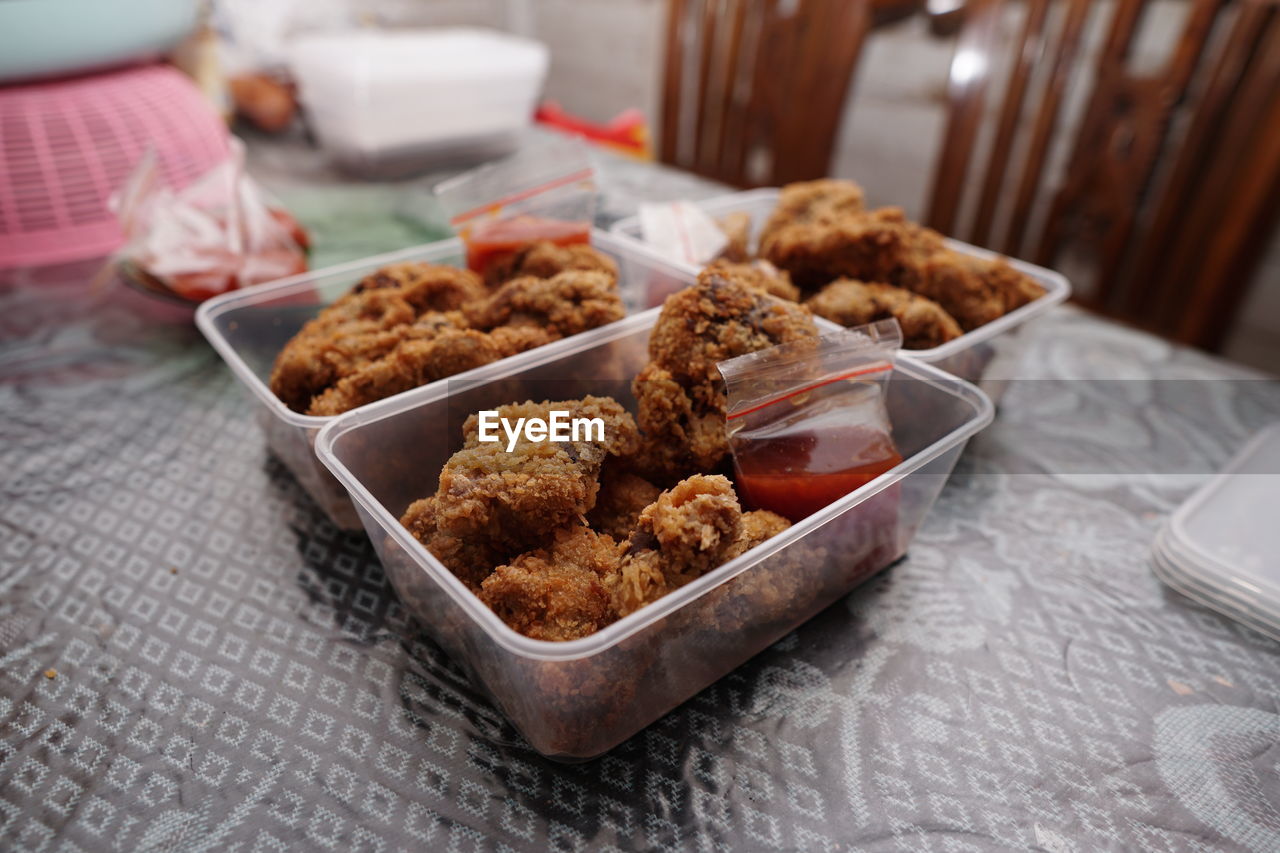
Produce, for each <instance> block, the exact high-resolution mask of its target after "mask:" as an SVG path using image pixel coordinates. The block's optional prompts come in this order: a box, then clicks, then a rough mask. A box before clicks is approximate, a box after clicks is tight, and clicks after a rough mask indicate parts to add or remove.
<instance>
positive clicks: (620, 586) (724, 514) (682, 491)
mask: <svg viewBox="0 0 1280 853" xmlns="http://www.w3.org/2000/svg"><path fill="white" fill-rule="evenodd" d="M741 532H742V507H741V505H740V504H739V503H738V496H737V495H736V494H735V493H734V491H733V484H732V483H730V482H729V478H728V477H723V476H720V475H718V474H717V475H711V476H708V475H703V474H698V475H695V476H693V477H689V478H688V479H686V480H682V481H680V482H679V483H677V484H676V485H675V486H673V487H672V488H671V489H668V490H667V491H665V492H663V493H662V494H661V495H660V496H659V497H658V499H657V500H656V501H654V502H653V503H652V504H650V505H649V506H647V507H645V509H644V511H643V512H641V513H640V519H639V522H638V523H637V525H636V529H635V531H634V532H632V534H631V538H630V539H628V540H627V542H626V543H624V545H623V547H622V562H621V564H620V566H619V569H618V573H617V575H615V576H614V577H612V578H610V579H609V586H610V592H611V594H612V598H613V606H614V608H615V609H616V610H617V612H618V615H619V616H626V615H628V614H630V613H634V612H635V611H636V610H639V609H640V608H641V607H643V606H644V605H646V604H649V603H650V602H653V601H657V600H658V599H659V598H661V597H662V596H664V595H666V594H667V593H669V592H671V591H672V590H675V589H679V588H680V587H682V586H684V585H685V584H687V583H689V582H690V581H693V580H696V579H697V578H699V577H701V576H702V575H704V574H706V573H707V572H709V571H711V570H712V569H714V568H716V567H717V566H719V565H720V564H721V563H723V562H725V560H726V559H727V555H728V554H730V553H731V552H732V550H733V547H734V543H736V542H737V541H738V537H739V536H740V535H741Z"/></svg>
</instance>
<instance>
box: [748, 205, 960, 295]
mask: <svg viewBox="0 0 1280 853" xmlns="http://www.w3.org/2000/svg"><path fill="white" fill-rule="evenodd" d="M933 233H934V232H929V231H927V230H926V229H922V228H919V227H918V226H915V225H914V224H912V223H910V222H908V221H907V219H906V216H905V215H904V214H903V212H902V210H901V209H900V208H896V207H885V208H880V209H878V210H870V211H866V212H855V213H850V214H848V215H845V216H841V217H839V218H836V219H830V220H824V221H818V222H786V223H784V224H782V225H779V226H778V227H776V228H774V229H773V230H772V231H770V232H769V233H768V234H767V235H766V236H765V237H763V238H762V239H761V242H760V256H761V257H763V258H764V259H766V260H768V261H769V262H771V263H772V264H774V265H775V266H777V267H778V268H780V269H784V270H786V271H787V272H789V273H791V280H792V281H793V282H795V283H796V284H797V285H798V286H799V287H800V288H801V289H813V288H815V287H821V286H822V285H824V284H826V283H827V282H829V281H833V280H835V279H837V278H841V277H847V278H855V279H859V280H861V281H882V282H889V283H892V284H898V283H899V282H898V280H897V277H896V274H897V271H898V268H899V266H901V265H902V264H903V262H904V260H906V259H907V256H908V254H909V253H910V252H911V251H912V250H913V249H914V250H915V251H917V252H919V253H920V257H921V258H923V257H926V256H927V255H928V254H929V252H931V251H933V250H934V249H941V248H942V244H941V241H939V242H938V243H937V246H936V247H935V246H933V245H931V243H932V238H931V237H930V235H931V234H933ZM934 236H936V235H934Z"/></svg>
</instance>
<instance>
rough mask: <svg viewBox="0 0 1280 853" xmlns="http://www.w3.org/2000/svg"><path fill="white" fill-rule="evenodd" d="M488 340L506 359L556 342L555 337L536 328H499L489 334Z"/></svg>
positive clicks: (544, 330)
mask: <svg viewBox="0 0 1280 853" xmlns="http://www.w3.org/2000/svg"><path fill="white" fill-rule="evenodd" d="M489 340H491V341H493V345H494V346H495V347H496V348H497V350H498V352H499V353H500V354H501V355H502V357H503V358H506V357H507V356H509V355H515V354H516V353H519V352H527V351H528V350H531V349H533V348H534V347H540V346H542V345H543V344H549V343H551V342H552V341H554V340H557V336H556V335H554V334H552V333H551V332H548V331H547V330H546V329H540V328H538V327H537V326H499V327H498V328H496V329H494V330H493V331H491V332H489Z"/></svg>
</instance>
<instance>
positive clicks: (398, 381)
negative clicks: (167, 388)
mask: <svg viewBox="0 0 1280 853" xmlns="http://www.w3.org/2000/svg"><path fill="white" fill-rule="evenodd" d="M569 248H570V249H573V250H575V251H569V250H568V249H566V250H561V249H560V248H559V247H556V246H553V245H551V244H546V245H545V246H543V247H542V248H541V249H539V248H538V247H537V246H535V247H532V248H531V250H530V252H529V255H528V261H529V264H530V266H531V268H534V269H537V270H541V271H549V270H550V269H551V266H550V265H551V264H552V262H553V261H555V262H556V263H557V264H560V266H563V267H568V268H577V267H582V268H588V267H589V268H591V269H592V270H596V271H592V272H582V271H579V272H565V273H561V274H560V275H559V276H553V277H552V278H551V279H547V280H544V279H537V278H528V277H526V278H524V279H520V280H519V281H520V282H522V283H520V284H515V285H514V286H513V287H511V288H502V289H500V290H499V291H498V292H496V293H490V292H489V291H488V290H487V289H486V288H485V286H484V283H483V282H482V281H481V279H480V277H479V276H477V275H476V274H475V273H473V272H471V271H470V270H465V269H458V268H456V267H450V266H437V265H434V264H427V263H421V262H406V263H399V264H391V265H389V266H386V267H383V268H381V269H379V270H377V271H376V272H374V273H371V274H370V275H367V276H365V277H364V278H363V279H361V280H360V282H359V283H357V284H356V285H355V287H354V288H353V289H352V290H351V292H349V293H346V294H344V295H342V296H340V297H339V298H338V299H336V300H335V301H334V302H333V303H332V304H331V305H329V306H328V307H326V308H324V309H323V310H321V311H320V313H319V314H318V315H317V316H316V317H315V318H314V319H312V320H311V321H310V322H308V323H307V324H306V325H305V326H303V328H302V329H301V330H300V331H299V332H298V333H297V334H296V335H294V337H293V338H292V339H291V340H290V341H289V342H288V343H287V344H286V345H285V347H284V348H283V349H282V350H281V352H280V354H279V355H278V356H277V357H276V363H275V365H274V367H273V368H272V372H271V378H270V386H271V390H272V391H273V392H274V393H275V394H276V396H278V397H279V398H280V400H281V401H282V402H284V404H285V405H287V406H288V407H289V408H291V409H293V410H294V411H297V412H304V413H308V414H314V415H319V414H336V413H339V412H344V411H347V410H349V409H351V408H354V407H356V406H361V405H364V404H365V403H369V402H373V401H374V400H379V399H382V398H383V397H387V396H390V395H391V394H396V393H399V392H400V391H404V390H408V389H409V388H413V387H416V386H417V385H421V384H424V383H426V382H432V381H435V380H436V379H442V378H444V377H446V376H451V375H453V374H454V373H457V372H460V371H463V370H469V369H471V368H473V367H477V366H479V365H481V364H487V363H488V362H491V361H494V360H496V359H498V358H505V357H507V356H510V355H514V354H516V353H520V352H525V351H526V350H529V349H533V348H534V347H538V346H542V345H543V344H546V343H550V342H551V341H553V340H556V339H557V338H560V337H563V336H566V335H573V334H577V333H578V332H582V331H586V330H587V329H591V328H594V327H596V326H600V325H604V324H605V323H610V322H613V321H614V320H618V319H621V317H622V316H623V313H624V311H623V307H622V300H621V298H620V297H619V296H618V292H617V284H616V270H615V268H614V266H613V262H612V261H611V260H610V259H609V258H607V257H605V256H603V255H599V253H597V252H595V251H594V250H592V249H591V248H590V247H589V246H578V247H569ZM578 250H585V251H578ZM600 270H603V271H600ZM459 309H466V314H464V312H463V311H461V310H459ZM467 315H470V316H474V317H475V318H476V319H477V320H479V322H477V323H474V324H473V322H472V320H471V319H468V316H467ZM473 325H475V326H476V328H475V329H474V330H473V331H472V332H471V333H469V334H463V332H464V331H466V330H468V329H471V328H472V326H473ZM446 331H449V332H450V334H444V333H445V332H446ZM482 333H489V334H488V335H485V334H482ZM436 338H439V340H438V341H435V339H436ZM411 341H416V342H418V343H415V344H413V345H409V342H411ZM430 341H435V343H433V344H432V345H428V342H430Z"/></svg>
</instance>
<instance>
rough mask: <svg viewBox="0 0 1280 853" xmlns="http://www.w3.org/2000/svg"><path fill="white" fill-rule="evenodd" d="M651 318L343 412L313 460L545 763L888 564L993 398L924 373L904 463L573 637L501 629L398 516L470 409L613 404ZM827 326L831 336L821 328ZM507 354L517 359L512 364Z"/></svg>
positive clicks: (764, 642)
mask: <svg viewBox="0 0 1280 853" xmlns="http://www.w3.org/2000/svg"><path fill="white" fill-rule="evenodd" d="M657 315H658V309H654V310H652V311H647V312H645V313H643V314H638V315H636V316H633V317H628V318H627V319H625V320H622V321H621V322H618V323H614V324H611V325H610V326H607V327H604V328H601V329H596V330H593V331H590V332H586V333H584V334H581V335H578V336H576V337H575V338H573V339H572V348H571V349H564V348H562V349H559V350H556V351H554V352H553V351H552V350H551V349H550V348H544V349H541V350H535V351H532V352H530V353H526V354H524V355H521V356H517V357H516V358H515V359H509V360H508V361H507V363H506V375H505V376H503V377H502V378H500V379H496V380H494V381H490V382H486V383H479V384H478V383H476V382H472V381H461V380H455V381H452V382H449V384H448V387H442V386H440V385H437V386H432V387H425V388H420V389H417V390H415V391H410V392H408V393H406V394H404V395H402V396H400V397H399V398H396V399H392V400H385V401H382V402H379V403H374V404H371V405H369V406H366V407H364V408H362V409H359V410H356V411H353V412H349V413H347V414H345V415H340V416H339V417H338V418H337V419H336V420H335V421H334V422H333V423H331V424H329V425H328V426H326V427H325V429H324V430H322V431H321V433H320V436H319V438H318V439H317V441H316V453H317V455H318V456H319V457H320V459H321V461H322V462H323V463H324V464H325V465H327V466H328V467H329V469H330V470H331V471H332V472H333V473H334V475H335V476H336V477H337V478H338V479H339V480H340V481H341V482H342V484H343V485H344V486H345V487H346V488H347V489H348V490H349V491H350V492H351V495H352V497H353V498H354V500H355V504H356V509H357V510H358V511H359V513H360V517H361V520H362V521H363V522H364V526H365V529H366V530H367V531H368V533H369V536H370V538H371V539H372V540H373V544H374V547H375V548H376V549H377V552H378V556H379V557H380V558H381V560H382V565H383V567H384V568H385V569H386V571H387V575H388V577H390V579H391V581H392V583H393V584H394V585H395V587H396V589H397V590H398V591H399V593H400V596H401V598H402V600H403V601H404V603H405V604H406V606H408V607H409V609H410V610H412V611H413V612H414V613H415V614H416V615H417V616H418V618H419V619H420V620H421V622H422V624H423V625H424V626H425V627H426V628H427V630H428V631H430V632H431V633H432V634H433V636H434V637H435V639H436V641H437V642H439V643H440V645H441V646H443V647H444V648H445V650H446V651H447V652H448V653H449V654H450V655H451V656H452V657H453V659H454V660H455V661H457V662H459V663H460V664H462V665H464V666H466V667H468V668H469V669H470V670H471V673H472V674H473V675H474V677H475V679H476V681H477V683H479V684H482V685H484V687H485V688H486V689H487V691H488V693H489V695H490V696H491V697H492V698H493V700H494V702H495V703H496V704H497V705H498V707H500V708H501V709H502V711H503V712H504V713H505V714H506V715H507V717H508V718H509V719H510V720H511V722H512V723H514V724H515V725H516V727H517V728H518V729H519V730H520V731H521V733H522V734H523V735H524V736H525V738H526V739H527V740H528V741H529V743H530V744H531V745H532V746H533V747H534V748H535V749H536V750H538V751H539V752H541V753H542V754H544V755H547V756H550V757H553V758H557V759H562V760H582V759H587V758H591V757H593V756H596V755H599V754H601V753H603V752H605V751H606V750H608V749H610V748H611V747H613V746H615V745H616V744H618V743H620V742H621V741H623V740H625V739H626V738H628V737H630V736H631V735H633V734H635V733H636V732H637V731H639V730H640V729H642V728H644V727H645V726H647V725H648V724H649V723H651V722H653V721H654V720H656V719H657V718H658V717H660V716H662V715H663V714H665V713H666V712H668V711H669V710H671V709H672V708H674V707H675V706H676V705H678V704H680V703H681V702H683V701H684V700H685V699H687V698H689V697H690V696H692V695H693V694H694V693H696V692H698V691H699V690H701V689H703V688H704V687H706V686H707V685H708V684H711V683H712V682H713V681H715V680H716V679H718V678H720V677H721V676H723V675H724V674H726V673H728V672H729V671H730V670H732V669H733V668H734V667H736V666H738V665H739V664H741V663H742V662H743V661H746V660H747V659H748V658H750V657H752V656H753V655H755V654H756V653H758V652H759V651H761V650H762V649H764V648H765V647H767V646H768V645H770V644H771V643H773V642H775V641H776V640H777V639H778V638H780V637H782V636H783V635H785V634H786V633H788V632H789V631H791V630H792V629H794V628H795V627H796V626H797V625H799V624H801V623H802V622H804V621H805V620H807V619H809V618H810V617H811V616H813V615H814V614H816V613H817V612H818V611H820V610H822V609H823V608H825V607H827V606H828V605H829V604H831V603H832V602H834V601H835V600H836V599H838V598H839V597H841V596H843V595H844V594H845V593H847V592H848V591H849V590H851V589H852V588H853V587H855V586H856V585H858V584H859V583H861V582H862V581H863V580H865V579H866V578H868V577H870V576H871V575H873V574H875V573H876V572H878V571H879V570H881V569H883V568H885V567H886V566H888V565H889V564H890V563H892V562H893V561H894V560H896V559H897V558H898V557H899V556H901V555H902V554H903V553H904V552H905V551H906V548H907V545H908V544H909V543H910V542H911V539H912V537H913V536H914V534H915V531H916V529H917V528H918V527H919V525H920V523H921V521H923V519H924V517H925V515H926V514H927V513H928V511H929V508H930V507H931V506H932V505H933V502H934V500H935V498H937V496H938V491H939V490H940V489H941V488H942V486H943V483H945V482H946V479H947V477H948V475H949V474H950V472H951V469H952V466H953V465H954V464H955V462H956V459H957V458H958V457H959V455H960V452H961V450H962V449H963V447H964V445H965V442H966V441H967V440H968V439H969V437H970V436H972V435H973V434H975V433H976V432H978V431H979V430H981V429H982V428H983V427H984V426H986V425H987V424H988V423H990V422H991V418H992V411H993V409H992V404H991V401H990V400H989V399H988V398H987V397H986V395H984V394H983V393H982V392H981V391H979V390H978V389H977V388H975V387H974V386H972V385H970V384H969V383H967V382H964V381H962V380H959V379H956V378H955V377H953V376H949V375H948V374H946V373H944V372H942V371H940V370H937V369H936V368H933V367H931V366H929V365H926V364H922V363H919V362H912V361H900V362H899V364H898V366H897V367H896V368H895V370H894V374H893V378H892V381H891V382H890V384H889V397H888V406H889V410H890V414H891V416H892V419H893V425H894V438H895V440H896V442H897V444H898V446H899V449H900V450H901V452H902V455H903V457H904V461H903V462H902V464H900V465H898V466H897V467H895V468H893V469H891V470H889V471H888V472H886V473H885V474H883V475H881V476H880V477H878V478H876V479H875V480H873V481H871V482H870V483H868V484H867V485H865V486H863V487H862V488H860V489H858V490H857V491H854V492H851V493H850V494H848V495H846V496H845V497H843V498H841V499H840V500H839V501H836V502H835V503H833V504H831V505H829V506H827V507H826V508H824V509H823V510H821V511H820V512H818V513H815V514H814V515H812V516H810V517H809V518H806V519H804V520H803V521H801V522H799V523H798V524H796V525H795V526H793V527H791V528H790V529H789V530H787V531H786V532H784V533H782V534H781V535H779V536H776V537H774V538H773V539H770V540H768V541H767V542H765V543H763V544H762V545H760V546H759V547H757V548H754V549H753V550H751V551H748V552H747V553H745V554H743V555H742V556H740V557H738V558H736V559H734V560H732V561H731V562H729V563H726V564H725V565H723V566H721V567H719V568H718V569H716V570H714V571H712V572H711V573H709V574H707V575H705V576H703V577H702V578H699V579H698V580H697V581H695V582H693V583H691V584H689V585H688V586H685V587H683V588H681V589H679V590H677V591H676V592H674V593H672V594H670V595H668V596H666V597H665V598H662V599H660V600H659V601H657V602H655V603H654V604H652V605H650V606H648V607H644V608H642V609H641V610H639V611H637V612H635V613H633V614H631V615H630V616H628V617H626V618H625V619H622V620H620V621H618V622H616V623H614V624H613V625H611V626H609V627H608V628H605V629H604V630H602V631H599V632H597V633H595V634H592V635H590V636H588V637H584V638H581V639H578V640H573V641H570V642H548V641H543V640H533V639H530V638H528V637H525V636H523V635H521V634H518V633H516V632H515V631H513V630H511V629H510V628H508V627H507V626H506V625H505V624H504V623H503V622H502V621H501V620H500V619H499V618H498V617H497V616H496V615H495V614H494V613H493V612H492V611H491V610H490V609H489V608H488V607H486V606H485V605H484V604H483V603H481V601H480V600H479V599H478V598H477V597H476V596H474V595H473V594H472V593H471V592H469V591H468V590H467V589H466V587H464V586H463V585H462V583H461V582H460V581H459V580H458V579H457V578H456V577H454V575H453V574H452V573H450V572H449V571H448V570H447V569H446V568H445V567H444V566H443V565H442V564H441V563H440V562H439V561H438V560H436V558H435V557H433V556H432V555H431V554H430V552H428V551H427V550H426V548H424V547H423V546H422V545H421V544H420V543H419V542H418V541H417V540H416V539H414V538H413V536H411V535H410V534H409V532H408V531H407V530H405V529H404V527H402V526H401V525H400V523H399V521H398V519H399V518H400V516H401V515H402V514H403V512H404V510H405V508H406V507H407V506H408V505H409V504H410V503H411V502H413V501H414V500H416V499H418V498H421V497H423V496H425V495H427V494H429V493H431V492H432V491H433V490H434V488H435V484H436V482H437V481H438V477H439V472H440V468H441V466H442V465H444V463H445V461H446V460H447V459H448V458H449V456H450V455H451V454H452V453H453V452H454V451H456V450H457V449H458V448H459V447H460V446H461V425H462V422H463V420H464V419H465V418H466V417H467V416H468V415H469V414H471V413H473V412H475V411H477V410H480V409H486V408H494V407H496V406H498V405H501V404H505V403H509V402H512V401H515V400H524V399H534V400H541V399H553V400H555V399H574V398H577V397H581V396H583V395H585V394H588V393H592V394H598V395H599V394H608V395H612V396H614V397H615V398H616V399H618V400H619V401H620V402H623V403H624V404H625V405H627V406H628V407H629V408H631V409H632V410H633V411H634V408H635V401H634V398H633V397H632V396H631V392H630V381H631V378H632V377H633V376H634V375H635V373H636V372H637V371H639V370H640V368H641V367H642V366H643V364H644V363H645V361H646V360H647V359H648V352H647V343H648V338H649V330H650V329H651V328H652V326H653V323H654V321H655V320H656V319H657ZM827 325H829V324H827ZM516 359H519V360H518V361H517V360H516Z"/></svg>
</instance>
